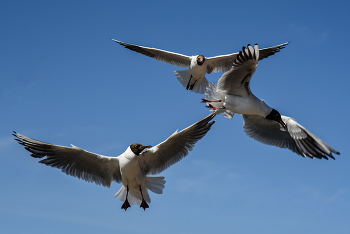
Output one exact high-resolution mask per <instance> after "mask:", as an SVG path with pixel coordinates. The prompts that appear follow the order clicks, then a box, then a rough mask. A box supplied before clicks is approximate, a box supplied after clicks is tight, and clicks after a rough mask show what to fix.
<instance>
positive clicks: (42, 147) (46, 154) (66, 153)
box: [13, 132, 121, 187]
mask: <svg viewBox="0 0 350 234" xmlns="http://www.w3.org/2000/svg"><path fill="white" fill-rule="evenodd" d="M13 135H14V136H15V137H16V138H15V140H17V141H18V142H19V144H21V145H23V146H24V147H25V149H26V150H28V151H29V152H31V153H32V154H31V156H32V157H34V158H41V161H39V163H43V164H45V165H47V166H51V167H56V168H58V169H61V170H62V172H64V173H66V174H67V175H70V176H74V177H78V178H79V179H83V180H85V181H87V182H94V183H96V184H98V185H103V186H105V187H110V186H111V184H112V182H113V181H116V182H118V183H120V182H121V174H120V169H119V161H118V159H117V158H116V157H107V156H103V155H99V154H95V153H91V152H88V151H86V150H83V149H81V148H79V147H76V146H73V145H72V146H73V147H72V148H69V147H65V146H59V145H53V144H49V143H45V142H42V141H37V140H34V139H32V138H29V137H26V136H23V135H21V134H19V133H16V132H15V133H14V134H13Z"/></svg>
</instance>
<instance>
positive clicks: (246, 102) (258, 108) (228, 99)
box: [224, 94, 272, 117]
mask: <svg viewBox="0 0 350 234" xmlns="http://www.w3.org/2000/svg"><path fill="white" fill-rule="evenodd" d="M224 106H225V108H226V109H228V110H230V111H232V112H234V113H238V114H245V115H260V116H263V117H265V116H266V115H268V114H269V113H270V112H271V110H272V109H271V108H270V107H269V106H268V105H267V104H266V103H265V102H264V101H263V100H260V99H258V98H257V97H255V96H254V95H253V94H251V95H250V96H249V97H240V96H235V95H226V96H225V102H224Z"/></svg>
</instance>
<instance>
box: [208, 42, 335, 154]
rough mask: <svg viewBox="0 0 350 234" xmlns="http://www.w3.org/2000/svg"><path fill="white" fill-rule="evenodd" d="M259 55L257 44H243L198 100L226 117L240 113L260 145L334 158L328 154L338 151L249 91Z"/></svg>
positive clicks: (246, 128) (245, 124)
mask: <svg viewBox="0 0 350 234" xmlns="http://www.w3.org/2000/svg"><path fill="white" fill-rule="evenodd" d="M260 51H261V50H260ZM259 56H260V54H259V47H258V45H257V44H256V45H255V46H254V47H253V46H251V45H248V47H247V48H246V47H243V49H242V51H240V52H239V55H238V56H237V58H236V59H235V61H234V62H233V67H232V68H231V70H230V71H228V72H226V73H224V74H223V75H222V77H221V78H220V79H219V81H218V85H217V86H216V85H215V83H214V82H213V83H210V84H209V86H208V87H207V91H206V93H205V94H206V97H205V99H202V100H203V101H202V102H204V103H207V107H208V108H210V109H212V110H216V109H218V110H220V113H224V116H225V117H227V118H230V119H231V118H232V117H233V115H234V113H238V114H241V115H242V116H243V120H244V125H243V127H244V131H245V133H246V134H247V135H248V136H250V137H251V138H253V139H255V140H257V141H259V142H261V143H263V144H266V145H273V146H277V147H280V148H288V149H290V150H291V151H293V152H294V153H297V154H299V155H301V156H303V157H306V156H308V157H310V158H314V157H316V158H319V159H322V158H325V159H328V157H330V158H333V159H334V157H333V155H332V153H335V154H339V152H338V151H336V150H335V149H333V148H332V147H330V146H329V145H328V144H326V143H325V142H324V141H322V140H321V139H320V138H318V137H317V136H315V135H314V134H312V133H311V132H310V131H309V130H307V129H306V128H304V127H303V126H301V125H300V124H299V123H297V121H296V120H295V119H293V118H291V117H287V116H284V115H282V116H281V114H280V113H279V112H278V111H277V110H275V109H273V108H271V107H270V106H268V105H267V104H266V103H265V102H264V101H263V100H260V99H259V98H257V97H256V96H255V95H254V94H253V93H252V91H251V90H250V80H251V78H252V76H253V74H254V73H255V70H256V68H257V66H258V61H259ZM218 114H219V113H218ZM327 156H328V157H327Z"/></svg>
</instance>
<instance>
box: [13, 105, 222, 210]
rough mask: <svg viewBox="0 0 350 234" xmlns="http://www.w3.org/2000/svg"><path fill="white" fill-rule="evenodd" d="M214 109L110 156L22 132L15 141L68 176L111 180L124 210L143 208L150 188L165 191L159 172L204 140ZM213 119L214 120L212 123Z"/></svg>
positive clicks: (100, 182)
mask: <svg viewBox="0 0 350 234" xmlns="http://www.w3.org/2000/svg"><path fill="white" fill-rule="evenodd" d="M215 114H216V113H215V112H214V113H212V114H210V115H208V116H207V117H205V118H204V119H202V120H200V121H198V122H197V123H195V124H193V125H191V126H189V127H187V128H185V129H184V130H182V131H180V132H177V131H176V132H175V133H173V134H172V135H171V136H170V137H169V138H168V139H166V140H165V141H163V142H162V143H160V144H158V145H156V146H154V147H152V146H150V145H143V144H140V143H134V144H132V145H130V146H129V147H128V148H127V149H126V151H125V152H124V153H122V154H121V155H119V156H118V157H108V156H103V155H99V154H95V153H92V152H88V151H86V150H83V149H81V148H79V147H77V146H74V145H72V147H71V148H70V147H65V146H59V145H53V144H49V143H45V142H42V141H37V140H34V139H32V138H29V137H26V136H24V135H21V134H19V133H16V132H15V133H14V134H13V135H14V136H15V137H16V138H15V140H17V141H18V142H19V144H21V145H23V146H24V147H25V149H26V150H28V151H29V152H31V153H32V154H31V156H32V157H34V158H41V161H39V162H40V163H43V164H45V165H47V166H51V167H56V168H58V169H61V170H62V172H64V173H66V174H67V175H70V176H74V177H78V178H79V179H83V180H85V181H87V182H95V183H96V184H98V185H103V186H105V187H110V186H111V184H112V182H113V181H115V182H117V183H120V182H121V183H122V184H123V186H122V187H121V189H120V190H119V191H118V192H117V193H116V194H115V197H119V198H120V200H121V201H124V203H123V205H122V207H121V208H122V209H125V210H127V208H129V207H130V203H131V204H139V205H140V207H142V208H143V209H144V210H145V209H146V208H148V207H149V206H148V203H150V202H151V199H150V196H149V193H148V190H151V191H152V192H154V193H157V194H161V193H163V188H164V184H165V180H164V177H150V176H149V175H155V174H158V173H160V172H162V171H164V170H165V169H167V168H168V167H170V166H171V165H173V164H175V163H177V162H178V161H180V160H181V159H182V158H184V157H185V156H187V155H188V153H189V151H191V150H192V149H193V147H194V145H195V144H196V143H197V141H199V140H200V139H202V138H203V137H204V136H205V135H206V134H207V132H208V131H209V130H210V128H211V126H212V125H213V124H214V122H215V121H211V120H212V119H213V118H214V116H215ZM210 121H211V122H210Z"/></svg>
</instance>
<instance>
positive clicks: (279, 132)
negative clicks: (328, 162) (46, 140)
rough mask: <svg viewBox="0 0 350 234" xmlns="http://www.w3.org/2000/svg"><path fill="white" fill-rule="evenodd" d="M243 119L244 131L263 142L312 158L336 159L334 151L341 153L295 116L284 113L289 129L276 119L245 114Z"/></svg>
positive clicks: (284, 119)
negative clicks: (305, 126)
mask: <svg viewBox="0 0 350 234" xmlns="http://www.w3.org/2000/svg"><path fill="white" fill-rule="evenodd" d="M243 119H244V125H243V127H244V132H245V133H246V134H247V135H248V136H250V137H251V138H253V139H255V140H257V141H259V142H261V143H263V144H266V145H273V146H277V147H280V148H288V149H290V150H291V151H293V152H294V153H297V154H299V155H301V156H303V157H306V156H308V157H310V158H314V157H316V158H319V159H322V158H324V159H328V157H330V158H333V159H334V157H333V155H332V152H333V153H335V154H339V152H338V151H336V150H335V149H333V148H332V147H330V146H329V145H328V144H326V143H325V142H324V141H322V140H321V139H320V138H318V137H317V136H315V135H314V134H312V133H311V132H310V131H309V130H307V129H306V128H304V127H303V126H301V125H300V124H298V123H297V121H296V120H295V119H293V118H290V117H287V116H283V115H282V120H283V122H284V123H285V124H286V125H287V127H288V131H286V130H285V129H284V128H283V127H282V126H281V125H280V124H279V123H277V122H276V121H272V120H268V119H265V118H263V117H261V116H257V115H243ZM327 156H328V157H327Z"/></svg>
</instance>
